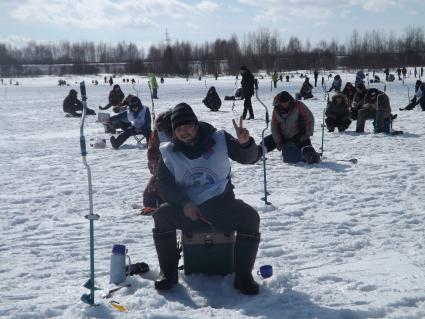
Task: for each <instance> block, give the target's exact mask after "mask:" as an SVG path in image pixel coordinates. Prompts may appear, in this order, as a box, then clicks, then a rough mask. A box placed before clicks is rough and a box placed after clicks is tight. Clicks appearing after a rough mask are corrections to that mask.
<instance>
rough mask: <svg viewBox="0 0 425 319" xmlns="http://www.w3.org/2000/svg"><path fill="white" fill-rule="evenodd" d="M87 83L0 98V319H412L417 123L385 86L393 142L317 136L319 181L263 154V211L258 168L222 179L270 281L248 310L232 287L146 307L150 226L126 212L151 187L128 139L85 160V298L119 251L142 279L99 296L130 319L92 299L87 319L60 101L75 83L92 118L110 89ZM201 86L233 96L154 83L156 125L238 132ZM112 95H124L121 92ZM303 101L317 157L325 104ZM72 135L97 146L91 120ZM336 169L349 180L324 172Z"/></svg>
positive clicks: (191, 287) (203, 288) (213, 283)
mask: <svg viewBox="0 0 425 319" xmlns="http://www.w3.org/2000/svg"><path fill="white" fill-rule="evenodd" d="M379 75H380V76H381V78H383V77H384V76H383V74H379ZM341 76H342V78H343V84H345V82H346V81H347V80H350V81H354V78H355V76H354V74H353V73H341ZM129 77H130V78H131V77H133V76H129ZM94 78H95V77H69V78H66V80H67V81H68V82H70V83H72V85H71V86H70V87H58V86H57V85H56V84H57V80H58V78H56V77H42V78H34V79H33V78H26V79H19V82H20V83H21V85H20V86H0V98H1V100H2V103H1V106H0V111H1V117H0V133H1V136H2V141H1V142H0V175H1V180H0V184H1V192H0V212H1V216H2V223H1V226H0V227H1V235H0V236H1V237H0V240H1V243H2V245H1V247H0V252H1V253H0V260H1V262H0V276H1V277H0V283H1V284H0V317H1V318H22V319H24V318H25V319H26V318H88V317H91V318H169V319H172V318H212V317H215V318H284V319H295V318H299V319H313V318H317V319H337V318H341V319H364V318H406V319H407V318H409V319H410V318H425V291H424V284H425V280H424V279H425V278H424V266H425V249H424V231H423V225H424V210H425V201H424V199H425V198H424V196H425V195H424V180H425V169H424V156H425V151H424V145H425V134H424V133H425V125H424V116H425V113H422V112H417V111H410V112H399V111H398V107H401V106H405V105H406V104H407V87H406V86H403V85H402V83H401V81H395V82H393V83H387V94H388V95H389V97H390V99H391V104H392V108H393V112H396V113H398V114H399V116H398V119H397V120H396V121H395V124H394V126H395V128H396V129H400V130H403V131H404V132H405V133H404V134H403V135H398V136H387V135H384V134H373V133H372V124H371V122H370V121H368V122H367V124H366V134H363V135H358V134H356V133H354V132H353V131H354V130H355V126H354V124H355V123H353V124H352V125H351V127H350V128H349V131H348V132H345V133H328V132H326V133H325V153H324V155H325V158H324V161H323V162H322V163H320V164H318V165H312V166H310V165H307V164H297V165H288V164H284V163H283V162H282V160H281V156H280V154H279V153H278V152H277V151H274V152H272V153H270V154H269V155H268V158H269V159H268V161H267V173H268V186H269V190H270V192H271V195H270V197H269V199H270V201H271V202H272V203H273V206H265V205H264V204H263V202H262V201H261V197H262V195H263V182H262V179H263V170H262V164H261V163H258V164H256V165H249V166H247V165H240V164H237V163H232V180H233V183H234V184H235V186H236V189H235V192H236V195H237V197H238V198H241V199H243V200H244V201H246V202H247V203H249V204H250V205H252V206H253V207H255V208H256V209H257V210H258V211H259V213H260V216H261V232H262V241H261V244H260V248H259V252H258V257H257V260H256V265H255V269H254V272H256V271H257V270H258V268H259V267H260V266H261V265H265V264H271V265H273V270H274V275H273V276H272V277H271V278H268V279H264V280H261V279H259V278H258V281H259V282H260V283H261V294H260V295H258V296H244V295H241V294H240V293H238V291H236V290H235V289H233V287H232V280H233V278H232V276H226V277H224V278H222V277H216V276H213V277H206V276H202V275H191V276H185V275H184V274H180V282H179V285H178V286H176V287H175V289H173V290H172V291H170V292H166V293H161V294H159V293H157V292H156V291H155V290H154V288H153V281H152V279H153V278H155V276H156V275H157V273H158V271H159V269H158V265H157V257H156V252H155V249H154V246H153V241H152V236H151V229H152V226H153V222H152V219H151V217H145V216H141V215H139V214H138V210H137V209H134V208H133V206H134V205H135V204H140V203H141V196H142V192H143V189H144V187H145V185H146V182H147V181H148V179H149V177H150V174H149V171H148V169H147V165H146V146H145V144H142V145H136V142H135V140H134V139H131V138H130V139H129V140H128V142H127V144H125V146H123V147H122V148H121V149H119V150H113V149H112V148H111V147H110V145H109V143H108V147H107V148H106V149H93V148H90V147H89V149H88V156H87V161H88V163H89V164H90V165H91V168H92V175H93V189H94V211H95V213H97V214H99V215H100V216H101V218H100V220H99V221H96V222H95V237H96V242H95V250H96V252H95V257H96V261H95V266H96V280H97V283H98V285H99V286H101V287H103V288H108V287H109V286H110V285H109V283H108V281H109V260H110V253H111V248H112V245H113V244H116V243H122V244H125V245H126V246H127V248H128V251H129V254H130V255H131V257H132V260H133V262H136V261H144V262H147V263H148V264H149V265H150V267H151V269H152V270H151V272H150V273H148V274H147V275H146V276H144V277H145V278H141V277H131V278H129V279H128V282H130V283H131V284H132V287H131V288H125V289H122V290H120V291H119V292H117V293H116V294H115V295H114V297H113V299H115V300H117V301H119V302H121V303H122V304H124V305H125V306H126V307H127V308H128V309H129V312H128V313H126V314H122V313H119V312H118V311H116V310H115V309H113V308H112V307H111V306H110V305H108V304H107V303H106V302H105V300H104V299H101V298H100V296H101V294H102V292H98V293H97V294H96V301H97V302H99V303H100V305H99V306H97V307H89V306H87V305H85V304H83V303H82V302H81V301H80V300H79V298H80V295H81V294H82V293H86V292H87V290H86V289H84V288H83V287H82V286H81V284H82V283H83V282H85V281H86V280H87V279H88V277H89V245H88V233H89V232H88V225H89V223H88V221H87V220H86V219H85V218H84V215H85V214H87V213H88V193H87V174H86V170H85V168H84V166H83V164H82V159H81V155H80V149H79V125H80V120H79V119H74V118H65V117H64V115H63V113H62V101H63V99H64V97H65V96H66V94H67V93H68V91H69V89H71V88H76V89H77V90H78V85H77V83H78V82H79V81H81V80H86V82H87V83H88V84H87V94H88V97H89V100H88V104H89V107H92V108H95V109H96V111H98V110H97V106H98V105H100V104H103V105H104V104H106V102H107V95H108V92H109V90H110V87H109V85H105V84H103V83H102V82H103V81H102V77H101V76H99V77H97V79H98V80H99V83H100V85H99V86H94V85H92V84H91V80H92V79H94ZM120 81H121V80H119V81H118V83H119V84H121V83H120ZM137 81H138V82H139V83H138V85H137V87H138V88H139V89H140V90H141V92H140V95H141V98H142V101H143V103H145V104H147V105H150V104H151V102H150V98H149V93H148V92H149V91H148V87H147V79H146V78H141V77H137ZM302 81H303V80H302V79H300V78H299V77H296V78H294V79H291V82H289V83H286V82H283V83H282V82H279V83H278V89H274V90H273V92H270V79H269V78H265V79H264V80H260V90H259V94H260V96H261V98H262V99H263V100H264V102H265V103H266V104H267V106H268V107H269V111H271V102H272V99H273V96H274V95H275V94H277V93H278V92H280V91H281V90H284V89H285V90H288V91H289V92H290V93H292V94H293V95H294V93H295V92H297V91H298V90H299V88H300V86H301V82H302ZM319 81H320V80H319ZM414 82H415V79H414V78H413V77H410V78H408V79H407V80H406V84H407V85H408V86H409V87H410V94H411V95H412V91H413V87H414ZM330 84H331V80H330V81H329V82H327V85H328V87H330ZM211 85H214V86H216V88H217V91H218V93H219V95H220V96H221V98H222V99H223V98H224V95H231V94H232V92H233V90H234V88H235V79H234V78H230V77H229V78H219V79H218V80H217V81H215V80H214V79H212V78H207V79H206V83H205V82H204V79H202V81H198V80H197V79H196V80H195V79H190V81H189V82H187V81H186V80H185V79H179V78H174V79H170V78H167V79H166V80H165V84H162V85H160V87H159V97H160V99H159V100H156V101H155V110H156V113H157V114H158V113H159V112H160V111H164V110H166V109H167V108H170V107H173V106H175V105H176V104H177V103H179V102H183V101H185V102H187V103H189V104H190V105H192V107H193V108H194V110H195V112H196V114H197V115H198V116H199V118H200V120H204V121H207V122H211V123H212V124H214V125H215V126H216V127H218V128H224V129H226V130H227V131H229V132H230V133H232V134H234V129H233V126H232V122H231V119H232V118H238V117H239V116H240V114H241V113H242V109H243V105H242V104H243V103H242V102H237V103H236V107H235V111H232V110H231V104H232V103H231V102H230V101H226V102H224V101H223V106H222V108H221V110H220V112H217V113H212V112H209V111H208V110H207V109H206V108H205V107H204V106H203V105H202V103H201V101H202V99H203V98H204V96H205V94H206V91H207V89H206V86H208V87H209V86H211ZM371 86H372V84H371ZM376 87H382V85H381V84H376ZM122 88H123V90H124V93H126V94H129V93H134V90H133V89H132V87H131V85H128V84H123V85H122ZM314 94H315V96H316V97H317V98H318V99H317V100H310V101H307V102H306V104H307V105H308V106H309V107H310V109H311V110H312V111H313V113H314V115H315V117H316V125H315V135H314V137H313V144H314V146H315V148H316V149H317V150H319V147H320V141H321V128H320V124H321V122H322V110H323V108H324V107H325V105H326V103H325V101H324V95H323V91H322V89H321V88H319V87H318V88H315V89H314ZM140 95H139V96H140ZM253 106H254V112H255V116H256V119H255V120H254V121H246V122H245V126H246V127H247V128H248V129H249V130H250V132H251V134H252V135H253V136H254V137H255V139H256V141H257V142H259V141H260V136H261V131H262V129H263V128H264V125H265V122H264V109H263V107H262V106H261V105H260V104H259V103H258V102H257V101H256V100H255V99H253ZM85 132H86V137H87V140H90V139H91V138H96V137H105V138H108V136H106V134H104V133H103V127H102V126H101V125H100V124H98V123H96V121H95V117H89V118H88V120H87V123H86V127H85ZM268 132H269V131H268ZM351 158H357V159H358V164H357V165H352V164H351V163H349V162H343V161H337V160H346V159H351ZM217 209H219V207H218V208H217Z"/></svg>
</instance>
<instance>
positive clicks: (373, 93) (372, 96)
mask: <svg viewBox="0 0 425 319" xmlns="http://www.w3.org/2000/svg"><path fill="white" fill-rule="evenodd" d="M380 93H381V91H379V90H378V89H375V88H372V89H369V90H368V92H367V94H366V100H367V101H375V100H376V98H377V96H378V95H379V94H380Z"/></svg>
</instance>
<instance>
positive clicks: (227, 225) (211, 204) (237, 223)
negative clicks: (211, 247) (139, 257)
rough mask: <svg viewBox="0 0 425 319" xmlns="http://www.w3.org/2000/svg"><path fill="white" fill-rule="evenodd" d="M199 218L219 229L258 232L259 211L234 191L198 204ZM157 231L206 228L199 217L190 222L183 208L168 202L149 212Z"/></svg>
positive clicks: (206, 225)
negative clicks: (153, 211)
mask: <svg viewBox="0 0 425 319" xmlns="http://www.w3.org/2000/svg"><path fill="white" fill-rule="evenodd" d="M198 207H199V209H200V211H201V214H202V217H203V218H204V219H205V220H207V221H209V222H211V223H212V224H213V226H214V228H215V229H218V230H220V231H233V230H236V231H238V232H240V233H245V234H246V233H258V230H259V228H260V217H259V215H258V212H257V211H256V210H255V209H254V208H252V207H251V206H249V205H248V204H246V203H244V202H243V201H242V200H240V199H236V198H235V195H234V194H233V193H225V194H222V195H219V196H216V197H213V198H211V199H209V200H207V201H206V202H204V203H202V204H200V205H199V206H198ZM152 216H153V219H154V222H155V231H156V232H161V233H162V232H167V231H171V230H175V229H184V230H193V229H199V228H205V227H209V226H208V224H206V223H205V222H203V221H202V220H199V219H198V220H197V221H192V220H191V219H190V218H188V217H186V216H185V215H184V213H183V209H182V207H179V206H173V205H170V204H169V203H164V204H162V205H161V206H160V207H159V208H158V209H157V210H156V211H155V213H154V214H153V215H152Z"/></svg>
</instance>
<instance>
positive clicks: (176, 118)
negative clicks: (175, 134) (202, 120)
mask: <svg viewBox="0 0 425 319" xmlns="http://www.w3.org/2000/svg"><path fill="white" fill-rule="evenodd" d="M185 124H198V118H197V117H196V115H195V113H194V112H193V110H192V108H191V107H190V106H189V105H188V104H186V103H180V104H177V105H176V106H175V107H174V109H173V112H172V113H171V125H172V127H173V131H174V130H175V129H176V128H178V127H179V126H182V125H185Z"/></svg>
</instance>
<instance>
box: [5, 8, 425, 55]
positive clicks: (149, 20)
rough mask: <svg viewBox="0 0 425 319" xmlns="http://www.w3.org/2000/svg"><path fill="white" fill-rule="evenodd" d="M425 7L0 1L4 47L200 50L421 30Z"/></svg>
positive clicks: (313, 41)
mask: <svg viewBox="0 0 425 319" xmlns="http://www.w3.org/2000/svg"><path fill="white" fill-rule="evenodd" d="M424 2H425V0H235V1H224V0H220V1H212V0H0V42H9V43H11V44H14V45H22V44H23V43H25V42H27V41H29V40H36V41H60V40H70V41H79V40H93V41H96V42H97V41H100V40H102V41H106V42H111V43H115V42H118V41H122V40H125V41H127V42H129V41H132V42H135V43H137V44H138V45H139V46H140V47H144V48H148V47H149V46H150V45H151V44H157V43H159V42H161V41H163V40H164V38H165V29H166V28H167V29H168V32H169V34H170V37H171V40H172V41H175V40H185V41H191V42H193V43H202V42H204V41H211V40H214V39H216V38H229V37H230V36H231V35H232V34H233V33H235V34H236V35H237V36H238V37H239V38H240V39H241V38H242V36H243V34H246V33H247V32H250V31H256V30H258V29H259V28H268V29H269V30H270V31H271V32H273V31H275V30H276V31H278V32H279V34H280V35H281V38H282V39H283V40H286V41H287V40H288V38H289V37H290V36H298V37H299V38H300V39H301V40H303V42H304V41H305V40H306V39H309V40H310V42H311V44H312V45H313V46H314V45H315V44H316V43H317V42H319V41H320V40H322V39H324V40H326V41H330V40H332V39H337V40H338V41H340V42H344V41H345V40H346V39H347V38H348V36H349V35H350V34H351V32H352V31H353V29H357V30H358V31H360V32H361V33H362V32H363V31H366V30H370V29H382V30H385V31H390V30H393V31H394V32H395V33H396V34H402V33H403V31H404V29H405V28H406V27H407V26H409V25H415V26H424V25H425V23H424V21H425V3H424Z"/></svg>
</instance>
